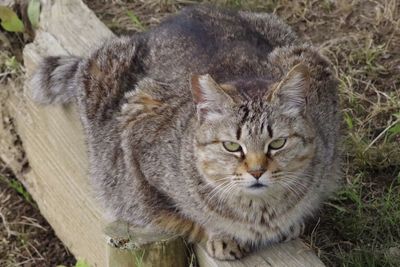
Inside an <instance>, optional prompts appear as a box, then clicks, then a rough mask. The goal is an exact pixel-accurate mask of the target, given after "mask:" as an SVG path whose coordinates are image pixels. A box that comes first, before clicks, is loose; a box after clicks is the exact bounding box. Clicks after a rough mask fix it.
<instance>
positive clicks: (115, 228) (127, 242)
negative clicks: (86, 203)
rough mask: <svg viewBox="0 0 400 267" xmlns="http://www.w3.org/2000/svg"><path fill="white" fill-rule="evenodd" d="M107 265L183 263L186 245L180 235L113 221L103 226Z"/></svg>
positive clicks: (179, 265) (180, 266)
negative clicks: (162, 233)
mask: <svg viewBox="0 0 400 267" xmlns="http://www.w3.org/2000/svg"><path fill="white" fill-rule="evenodd" d="M105 232H106V234H107V237H108V242H107V243H108V246H107V264H108V265H107V266H108V267H114V266H118V267H131V266H138V267H139V266H140V267H153V266H157V267H170V266H174V267H186V266H187V264H188V263H187V260H188V258H189V257H188V255H187V247H186V245H185V243H184V242H183V240H182V238H180V237H178V236H176V235H175V236H171V235H158V234H157V235H155V234H154V233H153V232H149V229H143V228H136V227H132V226H129V224H127V223H125V222H114V223H112V224H110V225H108V226H107V227H106V230H105Z"/></svg>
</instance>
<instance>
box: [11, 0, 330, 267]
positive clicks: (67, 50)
mask: <svg viewBox="0 0 400 267" xmlns="http://www.w3.org/2000/svg"><path fill="white" fill-rule="evenodd" d="M42 3H43V8H42V15H41V30H40V31H39V32H38V33H37V36H36V39H35V42H34V43H32V44H30V45H27V47H26V48H25V50H24V59H25V66H26V70H27V76H28V77H29V76H30V74H31V73H32V71H33V70H34V69H35V67H36V65H37V64H38V62H39V61H40V59H41V57H43V56H46V55H61V54H74V55H80V56H84V55H87V54H88V53H89V51H91V49H93V47H94V46H97V45H98V44H100V43H101V42H102V41H103V40H104V39H106V38H108V37H110V36H112V33H111V32H110V31H109V30H108V29H107V28H106V27H105V26H104V25H103V24H102V23H101V22H100V21H99V20H98V19H97V18H96V17H95V15H94V14H93V12H91V11H90V10H89V9H88V8H87V7H86V6H85V5H84V4H83V3H82V2H81V1H80V0H55V1H54V0H53V1H51V0H45V1H42ZM27 86H29V85H27ZM26 89H27V90H25V91H26V92H28V91H29V88H28V87H27V88H26ZM8 105H9V109H10V110H11V111H12V112H11V113H13V117H14V121H15V124H16V129H17V132H18V134H19V135H20V137H21V139H22V142H23V147H24V149H25V152H26V155H27V157H28V160H29V164H30V166H31V169H30V171H29V172H27V173H26V175H25V176H24V180H23V182H24V184H25V185H26V186H27V188H28V190H29V192H30V193H31V194H32V196H33V198H34V199H35V200H36V202H37V203H38V206H39V208H40V210H41V212H42V213H43V215H44V216H45V217H46V219H47V220H48V221H49V223H50V224H51V225H52V227H53V228H54V230H55V232H56V234H57V235H58V236H59V237H60V239H61V240H62V241H63V242H64V243H65V245H66V246H67V247H68V248H69V249H70V250H71V251H72V253H73V254H74V255H75V256H77V257H78V258H83V259H85V260H86V261H87V262H88V263H90V264H91V265H92V266H107V264H108V266H124V264H126V266H134V264H136V265H137V263H138V260H139V262H140V260H141V261H142V263H143V262H147V263H146V264H148V265H140V264H139V265H140V266H163V265H160V263H155V262H152V261H151V257H154V256H153V254H154V255H161V256H163V257H175V254H176V255H178V254H179V255H182V252H183V251H184V244H183V242H182V241H181V239H179V238H177V239H174V238H167V239H163V238H161V241H159V240H158V241H157V242H153V245H154V244H155V246H154V247H152V248H151V249H147V251H150V250H152V252H151V255H152V256H149V255H150V253H149V254H146V250H145V253H144V254H140V253H143V252H140V250H142V251H143V246H142V247H140V246H139V247H140V248H137V247H135V246H134V247H135V248H133V249H129V250H121V248H113V247H110V246H109V247H108V248H107V246H106V245H105V244H104V243H105V241H104V235H103V227H104V224H105V223H104V221H103V220H102V218H101V215H100V214H101V211H100V210H99V208H98V207H97V205H96V203H95V201H94V200H93V198H92V197H91V193H90V192H91V190H90V186H89V184H88V178H87V158H86V153H85V144H84V138H83V134H82V129H81V125H80V122H79V119H78V115H77V114H76V111H75V107H74V105H67V106H62V107H61V106H46V107H41V106H38V105H36V104H34V103H32V102H31V100H30V98H29V95H28V94H21V93H19V92H18V90H17V91H15V92H13V96H12V97H11V101H9V103H8ZM133 232H135V233H136V234H131V233H130V234H128V235H127V236H125V237H124V236H121V237H120V240H128V241H129V242H131V239H130V238H129V236H132V235H134V236H135V237H136V239H135V240H136V241H135V242H138V240H139V239H138V238H139V236H140V235H141V234H143V233H140V232H139V230H138V229H136V230H135V231H133ZM108 234H109V235H111V237H110V238H113V237H112V234H110V232H108ZM114 238H115V237H114ZM158 238H159V237H158ZM109 240H110V239H109ZM114 241H115V240H114ZM124 242H125V241H124ZM159 244H161V246H159V247H157V246H158V245H159ZM145 246H150V245H149V244H148V245H144V247H145ZM106 251H108V257H109V258H108V259H106V258H105V255H106ZM157 251H158V252H157ZM166 251H168V253H167V254H165V252H166ZM196 251H197V255H198V257H199V262H200V266H323V265H322V263H321V262H320V261H319V259H318V258H317V257H316V256H315V255H314V254H313V253H312V252H311V251H310V250H308V249H306V247H305V246H304V245H303V244H302V243H301V241H294V242H290V243H287V244H282V245H277V246H273V247H271V248H267V249H265V250H264V251H261V252H259V253H257V254H256V255H252V256H250V257H248V258H246V259H244V260H243V261H240V262H219V261H216V260H214V259H211V258H210V257H209V256H208V255H207V254H206V253H205V252H204V250H203V249H202V248H201V247H197V248H196ZM132 252H133V253H132ZM157 253H158V254H157ZM171 253H172V254H171ZM132 255H133V256H132ZM171 255H172V256H171ZM142 256H143V257H142ZM127 257H128V259H127ZM146 257H148V258H146ZM157 257H158V256H156V258H157ZM182 258H183V257H181V256H179V259H182ZM169 260H170V259H169ZM113 261H115V262H113ZM121 261H122V262H124V263H122V262H121ZM269 263H270V265H268V264H269ZM184 264H185V263H184V262H183V261H181V260H179V261H176V262H174V264H173V265H168V266H183V265H184ZM165 266H167V265H165Z"/></svg>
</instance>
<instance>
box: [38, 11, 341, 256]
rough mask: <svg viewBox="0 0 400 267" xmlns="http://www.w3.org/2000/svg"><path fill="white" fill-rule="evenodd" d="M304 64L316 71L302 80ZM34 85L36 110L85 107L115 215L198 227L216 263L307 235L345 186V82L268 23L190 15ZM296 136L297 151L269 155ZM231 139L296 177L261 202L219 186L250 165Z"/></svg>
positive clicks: (281, 27)
mask: <svg viewBox="0 0 400 267" xmlns="http://www.w3.org/2000/svg"><path fill="white" fill-rule="evenodd" d="M298 64H301V66H302V68H303V69H306V70H307V73H303V74H302V73H300V72H297V73H295V74H296V75H297V76H296V75H294V76H293V77H291V76H290V75H289V73H290V72H291V70H293V68H294V67H295V66H296V65H298ZM205 74H209V76H207V77H210V79H213V81H215V84H214V83H210V84H211V85H210V88H208V89H209V90H208V89H207V88H205V87H204V86H206V84H205V83H203V85H202V84H201V82H198V81H199V80H198V79H205V78H204V77H206V76H202V75H205ZM193 75H197V76H193ZM289 76H290V77H289ZM191 77H192V82H191ZM202 77H203V78H202ZM196 79H197V80H196ZM34 81H36V82H35V84H34V85H33V93H32V94H33V97H34V99H35V100H36V101H37V102H38V103H42V104H49V103H65V102H68V101H70V100H71V99H72V98H75V99H76V100H77V102H78V104H79V109H80V114H81V118H82V123H83V126H84V128H85V130H86V137H87V144H88V149H89V159H90V175H91V181H92V184H93V188H94V192H95V193H96V195H97V196H98V199H99V201H100V203H101V204H102V205H103V207H104V208H105V210H106V211H107V214H108V217H109V219H111V220H115V219H122V220H126V221H128V222H130V223H133V224H138V225H143V226H150V227H154V228H155V229H159V230H161V231H163V230H164V231H176V232H181V233H183V232H184V231H183V230H182V231H180V228H179V227H180V226H179V225H177V228H173V227H172V226H171V225H172V222H171V223H170V224H168V225H169V226H165V223H166V222H162V219H161V221H160V216H164V215H165V216H166V217H165V218H166V219H165V220H168V219H167V218H170V217H168V216H169V215H171V216H172V215H173V216H176V217H177V218H181V219H182V221H186V222H187V221H189V222H193V223H194V224H195V225H197V226H199V227H200V228H201V229H202V230H203V231H204V235H205V238H206V239H208V240H209V242H208V245H207V247H208V252H209V253H210V254H211V255H212V256H214V257H216V258H220V259H233V258H240V257H241V256H243V255H242V254H243V253H239V252H238V253H237V254H235V253H233V254H232V253H226V251H225V252H218V251H217V252H216V251H213V250H212V247H214V243H213V242H216V241H215V240H218V242H225V241H224V240H228V241H229V242H228V241H226V242H228V243H229V244H233V243H231V242H232V240H235V242H237V244H239V246H240V247H243V248H247V247H248V246H255V247H259V246H261V245H264V244H268V243H271V242H277V241H280V240H284V239H290V238H292V237H295V236H297V235H298V234H299V233H300V232H301V229H302V228H303V222H304V220H305V218H306V217H308V216H311V215H312V214H313V213H314V212H315V211H316V210H317V208H318V207H319V204H320V203H321V201H322V200H323V199H324V198H325V197H326V196H328V195H329V193H330V192H332V190H333V189H334V188H335V184H336V181H337V178H338V177H339V173H340V172H339V158H340V157H339V155H338V142H339V119H340V116H339V109H338V94H337V89H336V80H335V78H334V76H333V74H332V72H331V70H330V66H329V64H328V63H327V61H326V60H325V59H324V58H323V57H322V56H321V55H320V54H319V53H318V52H317V51H316V50H315V49H314V48H313V47H312V46H310V45H307V44H301V41H300V40H298V38H297V37H296V36H295V34H294V33H293V32H292V31H291V30H290V28H289V27H288V26H286V25H285V24H284V23H282V22H281V21H280V20H279V19H278V18H277V17H275V16H273V15H270V14H257V13H248V12H238V13H237V12H234V11H224V10H219V9H215V8H212V7H207V6H199V7H194V8H188V9H185V10H183V11H182V12H181V13H180V14H179V15H177V16H174V17H171V18H169V19H167V20H166V21H165V22H164V23H162V24H161V25H160V26H158V27H156V28H154V29H152V30H150V31H148V32H146V33H142V34H136V35H134V36H131V37H121V38H118V39H114V40H110V41H108V42H106V43H105V44H104V45H103V47H102V48H100V49H98V50H96V51H95V52H93V53H92V54H91V55H90V56H89V57H88V58H87V59H77V58H72V57H71V58H61V57H60V58H47V59H45V60H44V62H43V64H42V65H41V66H40V67H39V69H38V71H37V73H36V76H35V77H34ZM212 84H214V85H212ZM219 85H221V87H219ZM196 86H197V87H196ZM202 86H203V87H202ZM207 86H208V85H207ZM285 86H286V87H285ZM224 88H225V89H224ZM226 88H228V89H226ZM229 88H234V89H232V90H231V89H229ZM192 90H193V92H192ZM196 90H197V91H196ZM207 90H208V91H207ZM223 91H225V92H223ZM196 93H198V94H199V95H198V99H197V100H196V95H195V94H196ZM192 94H193V95H192ZM202 94H205V95H202ZM213 96H215V97H213ZM193 97H195V101H194V100H193ZM203 115H205V116H203ZM201 118H204V120H202V119H201ZM290 133H296V134H294V135H293V137H290V138H289V139H288V140H287V142H288V144H287V146H288V149H282V150H281V151H272V152H271V151H269V150H268V147H269V146H268V144H269V143H270V142H272V141H273V139H274V138H277V137H278V136H279V135H283V134H287V135H290ZM224 140H230V141H232V140H233V141H235V140H237V142H240V143H241V144H243V146H244V147H246V151H247V152H248V153H249V155H250V154H251V153H253V154H254V155H258V156H257V157H259V158H262V160H268V161H271V162H275V164H277V166H279V168H283V170H282V171H281V173H285V171H286V175H287V176H290V175H291V177H292V178H294V179H291V180H290V181H289V180H288V181H289V182H287V183H283V181H279V179H278V178H277V177H275V178H274V179H275V180H273V181H274V182H272V178H271V177H269V178H268V177H267V176H266V175H263V176H261V178H260V180H262V181H266V183H270V184H269V186H268V187H267V188H266V189H261V190H264V191H257V192H262V193H260V194H254V195H252V194H251V193H249V192H250V191H251V190H248V189H246V188H247V187H246V186H247V184H248V183H251V182H252V181H253V180H252V179H253V178H251V176H249V174H248V173H243V174H241V175H237V177H236V178H237V182H235V183H236V184H234V182H232V183H231V187H230V188H225V191H218V188H217V189H216V187H217V186H218V185H221V183H219V182H218V178H221V177H228V176H229V177H230V176H232V175H233V172H235V170H236V171H237V166H239V165H240V164H244V163H243V162H245V161H247V160H248V161H249V162H250V159H248V158H246V157H247V156H249V155H241V156H239V155H233V154H229V153H227V152H226V151H225V150H224V149H223V148H222V145H221V143H220V142H219V141H224ZM289 148H290V149H289ZM310 155H311V156H310ZM307 156H309V158H307ZM249 157H250V156H249ZM298 158H301V159H302V161H300V160H297V159H298ZM246 164H247V163H246ZM268 164H269V163H268ZM246 166H247V165H246ZM289 171H290V172H291V174H290V175H289V174H288V173H289ZM267 172H268V171H266V172H265V173H267ZM268 175H270V174H268ZM249 177H250V178H249ZM266 177H267V178H266ZM232 181H233V180H232ZM222 187H223V186H222ZM162 218H164V217H162ZM160 222H161V223H160ZM167 223H168V222H167ZM182 225H183V224H182ZM170 226H171V227H170ZM183 234H188V235H190V234H189V233H187V232H185V233H183ZM210 242H211V243H210ZM228 247H233V248H232V251H233V250H235V251H242V252H243V251H245V250H246V249H243V250H241V249H237V248H235V245H229V246H228ZM229 254H230V255H229ZM232 255H235V256H232ZM230 257H233V258H230Z"/></svg>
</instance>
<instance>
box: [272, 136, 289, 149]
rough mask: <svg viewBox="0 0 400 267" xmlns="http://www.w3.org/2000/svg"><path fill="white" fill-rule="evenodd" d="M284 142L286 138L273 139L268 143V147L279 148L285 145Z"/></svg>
mask: <svg viewBox="0 0 400 267" xmlns="http://www.w3.org/2000/svg"><path fill="white" fill-rule="evenodd" d="M285 143H286V138H278V139H275V140H274V141H272V142H271V143H270V144H269V147H270V148H271V149H280V148H282V147H283V146H284V145H285Z"/></svg>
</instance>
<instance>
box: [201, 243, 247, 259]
mask: <svg viewBox="0 0 400 267" xmlns="http://www.w3.org/2000/svg"><path fill="white" fill-rule="evenodd" d="M206 249H207V253H208V254H209V255H210V256H211V257H213V258H216V259H218V260H238V259H241V258H243V257H244V256H245V255H246V254H248V253H249V252H250V250H249V248H247V247H246V246H240V245H239V244H238V243H236V241H234V240H232V239H210V240H208V241H207V244H206Z"/></svg>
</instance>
